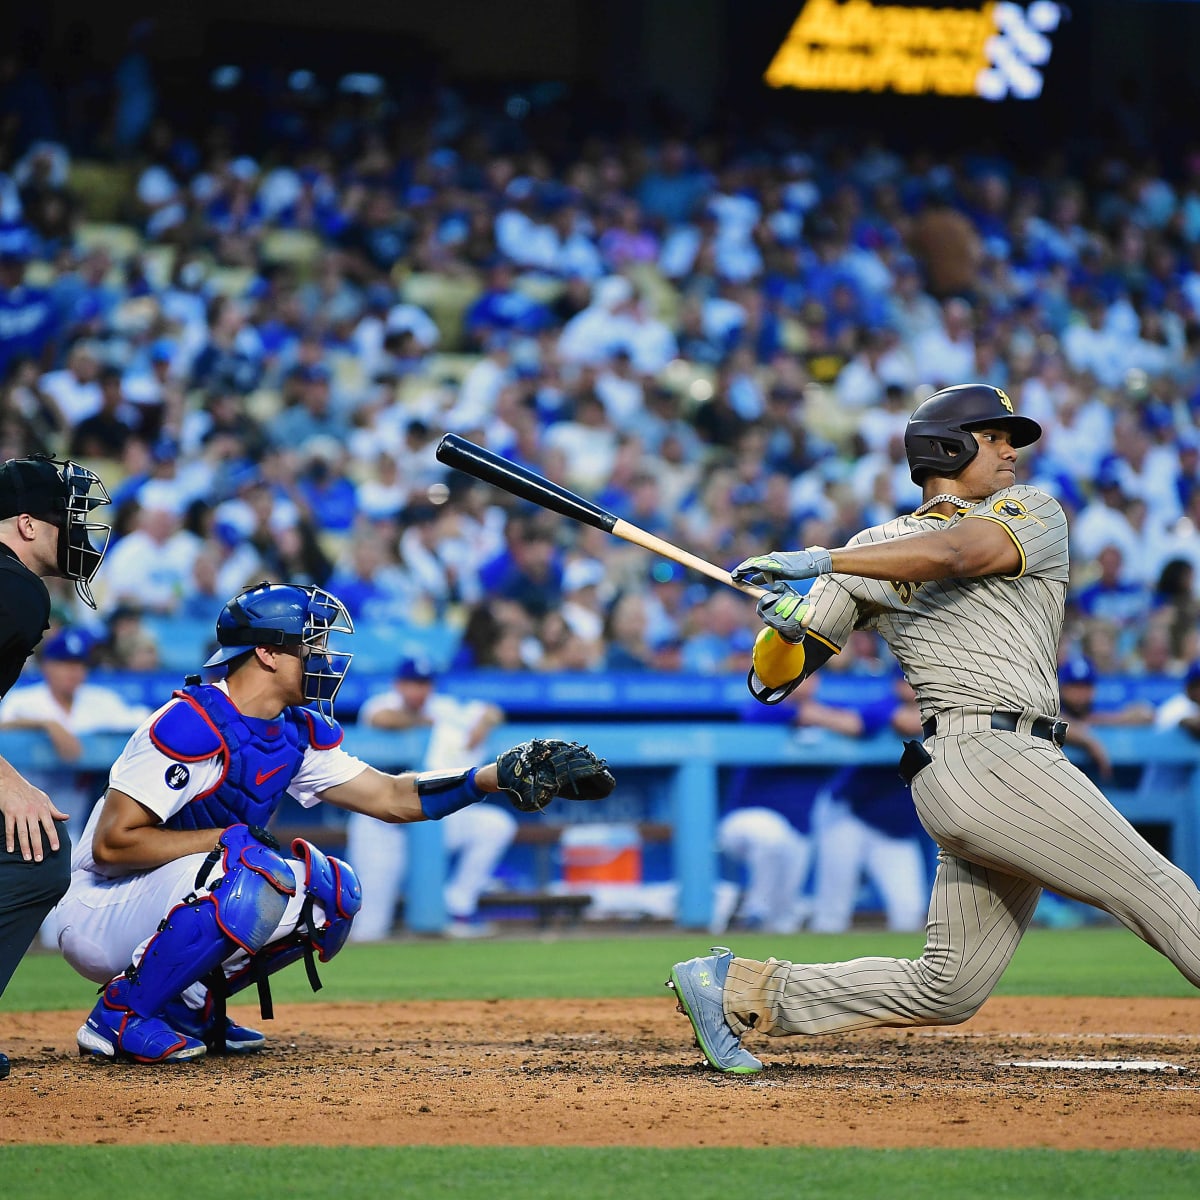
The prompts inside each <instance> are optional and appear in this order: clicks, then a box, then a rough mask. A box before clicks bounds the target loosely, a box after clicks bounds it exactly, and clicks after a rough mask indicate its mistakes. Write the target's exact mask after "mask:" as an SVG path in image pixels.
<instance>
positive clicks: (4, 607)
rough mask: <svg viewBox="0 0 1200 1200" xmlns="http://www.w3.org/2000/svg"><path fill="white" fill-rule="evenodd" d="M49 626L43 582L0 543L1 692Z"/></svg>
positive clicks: (1, 693) (47, 604) (19, 673)
mask: <svg viewBox="0 0 1200 1200" xmlns="http://www.w3.org/2000/svg"><path fill="white" fill-rule="evenodd" d="M49 626H50V593H49V592H48V591H47V590H46V585H45V584H44V583H43V582H42V581H41V580H40V579H39V578H38V577H37V576H36V575H35V574H34V573H33V572H32V571H31V570H30V569H29V568H28V567H27V566H25V564H24V563H22V562H21V560H20V559H19V558H17V556H16V555H15V554H14V553H13V552H12V551H11V550H10V549H9V548H8V547H7V546H5V545H4V544H3V543H0V696H3V695H4V694H5V692H7V691H8V689H9V688H10V687H12V685H13V684H14V683H16V682H17V680H18V679H19V678H20V675H21V671H22V669H23V668H24V666H25V660H26V659H27V658H28V657H29V656H30V655H31V654H32V653H33V651H34V648H35V647H36V646H37V644H38V642H40V641H41V640H42V634H43V633H45V632H46V630H47V629H48V628H49Z"/></svg>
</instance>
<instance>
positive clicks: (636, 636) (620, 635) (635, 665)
mask: <svg viewBox="0 0 1200 1200" xmlns="http://www.w3.org/2000/svg"><path fill="white" fill-rule="evenodd" d="M647 624H648V622H647V617H646V599H645V597H644V596H643V595H642V593H641V592H625V593H623V594H621V595H619V596H617V597H616V599H615V600H614V601H613V603H612V605H611V606H610V607H609V610H608V613H607V615H606V617H605V621H604V644H605V646H606V652H605V656H604V663H603V666H604V670H606V671H614V672H620V671H645V670H648V669H649V666H650V645H649V642H648V640H647Z"/></svg>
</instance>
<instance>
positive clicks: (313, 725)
mask: <svg viewBox="0 0 1200 1200" xmlns="http://www.w3.org/2000/svg"><path fill="white" fill-rule="evenodd" d="M300 711H301V712H302V713H303V714H304V719H305V721H307V722H308V744H309V745H310V746H311V747H312V748H313V749H314V750H333V749H334V748H335V747H337V746H340V745H341V744H342V738H343V737H344V736H345V734H344V733H343V732H342V727H341V725H340V724H339V723H338V722H337V721H334V720H331V719H330V718H329V717H326V716H325V715H324V714H323V713H319V712H317V711H316V710H315V709H311V708H302V709H301V710H300Z"/></svg>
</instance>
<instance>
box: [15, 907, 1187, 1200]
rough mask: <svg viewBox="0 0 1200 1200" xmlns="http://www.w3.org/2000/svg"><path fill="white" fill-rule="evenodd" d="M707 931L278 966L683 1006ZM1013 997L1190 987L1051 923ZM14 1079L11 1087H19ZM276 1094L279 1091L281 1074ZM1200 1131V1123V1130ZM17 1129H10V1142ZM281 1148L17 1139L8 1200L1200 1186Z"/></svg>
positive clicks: (1130, 942) (24, 983) (1069, 1169)
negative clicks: (683, 981) (684, 976)
mask: <svg viewBox="0 0 1200 1200" xmlns="http://www.w3.org/2000/svg"><path fill="white" fill-rule="evenodd" d="M709 941H710V939H709V938H708V937H707V936H706V935H703V934H698V935H681V934H672V935H669V936H664V935H646V934H640V933H633V934H630V935H629V936H623V937H592V936H580V937H578V938H575V937H568V936H563V937H550V936H548V937H545V938H529V939H524V940H498V941H491V942H478V943H456V942H440V941H411V942H401V943H395V944H389V945H384V946H369V947H367V946H351V947H349V948H347V949H346V950H345V951H343V953H342V954H341V955H340V956H339V957H338V959H337V960H336V961H335V962H332V963H330V964H328V965H326V966H324V967H323V968H322V975H323V977H324V980H325V983H326V990H325V991H323V992H322V993H320V994H319V995H317V996H313V995H312V993H310V992H309V990H308V986H307V983H306V981H305V979H304V973H303V971H301V970H299V969H292V970H290V971H288V972H285V973H284V974H282V975H281V976H277V977H276V982H275V987H274V991H275V995H276V998H277V1000H279V1001H281V1002H282V1001H291V1002H309V1003H313V1004H319V1003H320V1002H321V1000H322V999H324V998H326V997H328V998H330V999H336V1000H339V1001H345V1000H363V1001H372V1000H405V999H412V1000H417V999H420V1000H430V999H480V1000H484V999H489V998H497V999H507V998H521V997H558V996H562V997H629V996H634V997H636V996H645V997H647V1003H658V1004H666V1003H669V998H668V997H667V995H666V993H665V991H664V989H663V986H662V985H663V980H664V979H665V978H666V975H667V970H668V969H669V967H670V965H671V963H672V962H673V961H675V960H677V959H679V958H684V957H689V956H691V955H693V954H696V953H700V952H704V951H705V950H706V949H707V947H708V945H709ZM733 943H734V949H735V950H736V951H737V952H738V953H739V954H746V955H750V956H759V957H765V956H767V955H769V954H774V955H775V956H777V957H781V958H791V959H796V960H805V961H833V960H837V959H842V958H850V957H857V956H861V955H867V954H871V955H874V954H891V955H897V954H898V955H905V956H907V955H914V954H917V953H919V951H920V938H919V937H918V936H912V935H905V936H901V935H889V934H884V933H867V932H864V933H855V934H851V935H847V936H844V937H818V936H812V935H798V936H795V937H787V938H783V937H761V936H742V935H739V936H737V937H736V938H734V939H733ZM997 990H998V992H1001V993H1004V994H1007V995H1018V996H1019V995H1079V996H1092V995H1099V996H1189V995H1194V990H1193V989H1192V988H1191V987H1190V985H1189V984H1188V983H1187V982H1186V981H1185V980H1184V979H1182V978H1181V977H1180V976H1179V975H1178V973H1177V972H1176V971H1175V970H1174V968H1173V967H1172V966H1171V965H1170V964H1169V963H1167V962H1166V960H1165V959H1162V958H1160V957H1159V956H1158V955H1156V954H1155V953H1154V952H1153V951H1151V950H1149V949H1148V948H1147V947H1145V946H1144V945H1143V944H1142V943H1140V942H1139V941H1138V940H1137V939H1136V938H1134V937H1133V936H1132V935H1130V934H1129V933H1127V932H1125V931H1124V930H1119V929H1109V928H1102V929H1089V930H1080V931H1071V932H1054V931H1040V930H1039V931H1034V932H1032V933H1030V934H1029V935H1028V936H1027V937H1026V939H1025V940H1024V942H1023V943H1022V944H1021V947H1020V949H1019V950H1018V952H1017V955H1016V958H1015V959H1014V961H1013V964H1012V966H1011V967H1010V969H1009V971H1008V972H1007V973H1006V974H1005V976H1004V978H1003V980H1002V982H1001V985H1000V987H999V988H998V989H997ZM92 995H93V989H92V987H91V985H89V984H87V983H85V982H84V981H82V980H80V979H79V978H78V977H76V976H75V975H74V974H73V973H72V972H71V971H70V970H69V969H68V968H67V967H66V966H65V964H64V963H63V962H62V961H61V960H60V959H58V958H57V957H54V956H51V955H46V954H36V953H35V954H32V955H30V956H29V957H28V958H27V959H26V960H25V962H24V963H22V965H21V967H20V968H19V969H18V972H17V974H16V976H15V977H14V979H13V981H12V983H11V985H10V987H9V989H8V991H7V992H6V993H5V995H4V997H3V999H0V1046H2V1045H3V1026H4V1013H5V1012H6V1011H20V1010H58V1009H68V1010H73V1011H74V1012H78V1013H80V1014H82V1012H83V1011H84V1010H86V1008H87V1007H89V1006H90V1003H91V998H92ZM20 1086H21V1084H20V1081H19V1078H17V1077H16V1076H14V1078H12V1079H11V1080H9V1081H8V1082H7V1083H5V1084H0V1088H4V1089H6V1094H5V1096H4V1097H3V1098H4V1099H10V1098H11V1095H10V1094H9V1093H8V1090H9V1089H19V1088H20ZM262 1099H263V1103H264V1104H269V1103H270V1087H269V1084H266V1083H264V1086H263V1093H262ZM1198 1137H1200V1135H1198ZM2 1140H3V1126H2V1125H0V1141H2ZM278 1141H279V1143H280V1144H279V1145H277V1146H272V1147H264V1148H259V1149H246V1148H236V1147H225V1146H217V1147H205V1146H174V1147H152V1146H151V1147H109V1146H80V1147H77V1146H0V1198H3V1200H7V1198H8V1197H14V1198H16V1197H20V1198H22V1200H23V1198H24V1197H38V1198H39V1200H58V1198H59V1197H63V1198H64V1200H91V1197H101V1196H103V1197H106V1198H108V1197H119V1198H120V1200H139V1198H141V1197H153V1198H154V1200H169V1198H171V1197H175V1196H181V1197H182V1196H187V1197H192V1196H194V1195H197V1194H201V1195H204V1196H205V1197H213V1198H217V1197H225V1196H229V1197H235V1196H236V1197H255V1196H260V1195H274V1196H283V1197H297V1198H299V1197H309V1196H313V1197H318V1196H320V1197H328V1196H335V1195H344V1196H351V1197H358V1196H363V1197H374V1196H406V1197H426V1196H428V1197H441V1196H451V1195H453V1196H474V1195H478V1196H487V1197H509V1196H511V1197H543V1196H544V1197H555V1198H556V1200H558V1198H560V1197H562V1198H565V1197H570V1200H589V1198H591V1197H616V1196H620V1197H623V1198H624V1200H629V1198H632V1197H641V1196H656V1197H657V1196H662V1195H667V1196H671V1195H677V1194H680V1193H685V1194H686V1196H687V1198H688V1200H702V1198H706V1197H710V1196H711V1197H720V1198H721V1200H736V1197H737V1196H739V1195H740V1194H741V1193H742V1192H743V1191H745V1192H749V1193H751V1194H752V1195H753V1196H754V1197H755V1200H763V1198H765V1197H775V1196H789V1197H793V1196H794V1197H825V1196H829V1197H834V1196H836V1197H842V1198H857V1197H913V1198H918V1200H924V1198H925V1197H929V1198H930V1200H933V1198H934V1197H937V1198H938V1200H944V1197H945V1196H946V1195H947V1194H951V1195H962V1196H1013V1197H1041V1196H1046V1197H1051V1196H1053V1197H1058V1198H1067V1197H1076V1196H1079V1197H1084V1196H1086V1197H1125V1196H1128V1197H1139V1198H1141V1197H1160V1196H1161V1197H1168V1196H1172V1197H1173V1196H1187V1197H1189V1198H1192V1197H1195V1196H1196V1194H1197V1192H1198V1191H1200V1154H1188V1153H1179V1152H1166V1151H1155V1152H1150V1151H1138V1152H1116V1153H1111V1154H1108V1153H1100V1152H1077V1153H1054V1152H1050V1151H1028V1150H1026V1151H1022V1152H1011V1153H1010V1152H1000V1151H983V1150H980V1151H970V1150H955V1151H929V1150H912V1151H867V1150H855V1149H846V1150H791V1149H770V1148H762V1149H745V1150H716V1149H695V1150H649V1149H630V1148H627V1147H613V1148H611V1149H599V1150H596V1149H561V1148H559V1149H550V1148H547V1149H528V1148H517V1147H514V1148H508V1149H501V1150H496V1149H481V1148H475V1147H463V1148H438V1149H434V1148H430V1147H378V1148H372V1149H366V1150H362V1149H359V1150H349V1149H337V1148H334V1149H329V1148H314V1147H311V1146H306V1145H305V1137H304V1131H303V1130H300V1129H280V1131H279V1138H278Z"/></svg>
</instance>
